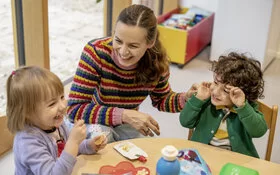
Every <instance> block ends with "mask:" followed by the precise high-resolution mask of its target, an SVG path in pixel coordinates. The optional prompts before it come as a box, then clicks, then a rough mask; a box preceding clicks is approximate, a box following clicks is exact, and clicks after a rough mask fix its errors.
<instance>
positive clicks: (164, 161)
mask: <svg viewBox="0 0 280 175" xmlns="http://www.w3.org/2000/svg"><path fill="white" fill-rule="evenodd" d="M161 153H162V157H161V158H160V159H159V160H158V162H157V168H156V171H157V175H178V174H179V173H180V163H179V161H178V159H177V155H178V150H177V149H176V148H175V147H174V146H171V145H167V146H165V147H164V148H163V149H162V150H161Z"/></svg>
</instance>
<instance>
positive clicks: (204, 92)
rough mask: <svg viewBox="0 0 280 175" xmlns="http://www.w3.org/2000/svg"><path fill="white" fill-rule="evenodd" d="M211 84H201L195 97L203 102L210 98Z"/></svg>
mask: <svg viewBox="0 0 280 175" xmlns="http://www.w3.org/2000/svg"><path fill="white" fill-rule="evenodd" d="M211 84H212V82H205V81H204V82H202V83H201V84H200V85H199V87H198V90H197V94H196V97H197V98H198V99H200V100H205V99H207V98H209V97H210V95H211V91H210V86H211Z"/></svg>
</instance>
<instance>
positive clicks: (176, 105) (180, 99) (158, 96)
mask: <svg viewBox="0 0 280 175" xmlns="http://www.w3.org/2000/svg"><path fill="white" fill-rule="evenodd" d="M169 77H170V73H169V72H168V73H166V74H165V75H164V76H162V77H161V78H160V80H159V83H158V85H157V86H156V88H155V89H154V90H153V92H152V93H151V95H150V97H151V100H152V104H153V106H154V107H156V108H157V109H158V110H159V111H165V112H172V113H175V112H180V111H181V110H182V109H183V107H184V105H185V95H186V93H176V92H173V91H172V89H171V87H170V84H169V82H168V80H169Z"/></svg>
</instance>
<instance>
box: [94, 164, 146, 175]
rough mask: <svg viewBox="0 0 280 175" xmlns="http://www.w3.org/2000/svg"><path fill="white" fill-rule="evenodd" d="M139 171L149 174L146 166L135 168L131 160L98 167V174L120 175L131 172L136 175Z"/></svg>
mask: <svg viewBox="0 0 280 175" xmlns="http://www.w3.org/2000/svg"><path fill="white" fill-rule="evenodd" d="M141 171H144V172H147V173H145V174H144V175H150V170H149V169H148V168H146V167H137V168H135V167H134V165H133V164H132V163H131V162H128V161H122V162H120V163H118V164H117V165H116V166H111V165H104V166H102V167H101V168H100V169H99V173H100V174H112V175H122V174H125V173H131V174H132V175H137V173H140V172H141Z"/></svg>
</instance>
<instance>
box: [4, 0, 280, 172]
mask: <svg viewBox="0 0 280 175" xmlns="http://www.w3.org/2000/svg"><path fill="white" fill-rule="evenodd" d="M5 1H8V0H5ZM54 1H55V0H49V2H54ZM68 2H73V3H74V0H72V1H68ZM76 2H80V1H76ZM54 3H57V4H56V5H60V7H61V8H62V9H63V8H64V7H65V5H67V3H66V2H65V0H62V1H56V2H54ZM68 5H69V4H68ZM100 5H101V4H100ZM76 6H77V8H78V7H79V6H78V5H76ZM56 7H57V8H58V9H59V7H58V6H55V7H54V6H53V7H50V8H49V10H50V12H51V11H53V13H55V14H51V15H50V27H51V26H54V25H58V26H61V24H60V23H62V21H60V22H54V21H53V22H52V20H51V19H55V18H57V19H59V16H60V14H62V13H66V12H65V11H66V10H65V11H64V12H59V10H58V9H56V10H55V8H56ZM5 8H7V6H4V5H3V1H0V16H1V18H0V23H2V19H4V20H5V18H2V15H3V14H4V12H3V11H2V9H4V11H5ZM52 8H54V9H53V10H52ZM79 8H80V7H79ZM83 8H85V7H83ZM99 8H100V7H99ZM80 9H81V8H80ZM98 10H100V9H98ZM68 14H69V11H68ZM74 14H75V15H77V16H76V17H75V15H74ZM83 15H86V13H82V12H81V11H78V10H77V11H75V12H73V16H72V14H71V18H69V19H68V18H67V19H65V20H66V21H64V22H63V23H64V24H63V25H62V26H61V27H64V30H68V28H71V29H69V31H68V32H66V33H65V32H61V33H59V31H57V35H51V36H50V37H51V40H56V41H58V43H56V44H53V46H51V47H50V50H51V55H52V57H53V58H57V59H58V60H57V61H52V63H51V65H52V66H53V67H52V69H53V71H54V72H55V73H57V74H58V75H59V76H60V78H61V79H62V80H63V79H67V77H68V78H69V75H71V76H72V75H73V74H74V71H75V68H76V63H77V60H78V57H79V54H80V53H79V52H80V51H81V49H82V47H83V45H84V44H85V42H86V41H87V40H88V38H94V37H97V36H92V35H91V34H92V32H90V30H91V26H90V22H88V23H87V22H85V25H86V24H88V26H87V27H89V29H85V27H80V28H77V29H75V28H72V27H73V26H72V25H71V24H72V23H74V19H81V16H83ZM101 15H102V14H101ZM4 16H5V15H4ZM7 16H9V15H6V17H7ZM90 16H94V17H93V18H95V17H97V16H98V15H92V14H91V15H90ZM72 20H73V21H72ZM95 20H96V19H95ZM100 21H102V20H96V23H97V24H98V25H99V24H100ZM76 22H77V21H76ZM78 22H81V21H78ZM68 25H70V26H69V27H68ZM100 25H101V24H100ZM0 26H1V27H0V30H1V32H0V38H1V40H2V38H5V35H4V34H6V35H8V34H9V32H7V31H6V29H5V28H2V25H0ZM99 27H100V26H99ZM2 31H4V34H3V32H2ZM5 32H6V33H5ZM53 32H54V31H53ZM79 32H80V33H81V34H83V35H84V36H83V37H81V35H80V36H79V37H78V36H76V34H77V35H78V33H79ZM50 33H52V31H51V30H50ZM54 33H55V32H54ZM97 35H98V32H97ZM7 39H8V37H7ZM10 39H11V38H10ZM1 44H2V45H1ZM2 46H3V47H4V44H3V42H1V43H0V49H1V50H0V54H1V55H0V67H1V69H3V68H4V69H5V72H4V73H2V74H1V76H0V78H2V79H1V82H3V81H4V80H3V79H4V78H5V77H4V76H7V72H8V73H9V72H11V70H12V69H13V67H12V66H11V65H12V63H10V62H9V60H8V61H7V60H5V61H7V62H5V63H4V61H3V58H5V57H13V56H12V54H11V53H8V51H11V50H12V49H11V48H9V47H13V46H12V42H11V41H7V43H5V47H7V49H6V50H5V49H3V48H2ZM74 48H75V51H74ZM77 48H78V49H77ZM72 49H73V50H72ZM6 51H7V52H6ZM209 53H210V47H207V48H205V49H204V50H203V51H202V52H201V53H200V54H199V55H198V56H197V57H195V58H194V59H193V60H192V61H191V62H189V63H188V64H186V65H185V66H184V68H182V69H179V68H178V67H177V66H176V65H174V64H171V65H170V71H171V77H170V84H171V86H172V89H173V90H174V91H177V92H182V91H186V90H187V89H188V88H189V87H190V86H191V84H193V83H196V82H201V81H205V80H206V81H207V80H209V81H211V80H212V72H210V71H209V68H210V62H209V60H208V59H209ZM56 54H57V55H56ZM71 59H73V60H71ZM10 60H13V59H12V58H10ZM11 62H12V61H11ZM8 67H9V69H8ZM65 67H66V68H67V69H66V70H65ZM62 68H63V70H59V69H62ZM1 72H2V70H1ZM64 75H67V76H64ZM264 79H265V99H263V101H264V102H265V103H267V104H268V105H273V104H277V105H280V91H279V90H278V89H279V87H280V81H279V80H280V59H275V60H274V61H273V62H272V64H271V65H270V66H269V67H268V68H267V69H266V71H265V72H264ZM69 87H70V85H67V86H66V87H65V91H66V93H68V92H69ZM1 88H3V87H1ZM0 90H1V91H0V92H1V93H2V92H3V91H2V90H3V89H0ZM1 98H2V97H1ZM0 100H1V102H0V103H1V104H0V105H1V106H2V105H3V103H2V100H3V99H0ZM140 111H143V112H146V113H149V114H150V115H152V116H153V117H154V118H155V119H156V120H157V121H158V122H159V125H160V129H161V135H160V136H159V137H176V138H184V139H185V138H187V135H188V129H185V128H182V127H181V125H180V123H179V119H178V117H179V114H178V113H176V114H171V113H164V112H159V111H157V110H156V109H155V108H153V107H152V106H151V101H150V100H149V99H148V98H147V100H146V101H145V102H144V103H143V104H142V105H141V106H140ZM278 116H280V112H279V113H278ZM266 140H267V136H264V137H261V138H259V139H254V143H255V145H256V147H257V150H258V152H259V154H260V156H261V157H264V150H265V148H266ZM272 153H273V155H272V161H273V162H276V163H280V157H279V156H278V155H280V120H278V121H277V129H276V132H275V139H274V146H273V152H272ZM13 172H14V164H13V153H12V152H9V153H7V154H6V155H5V156H3V157H0V174H13Z"/></svg>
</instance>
